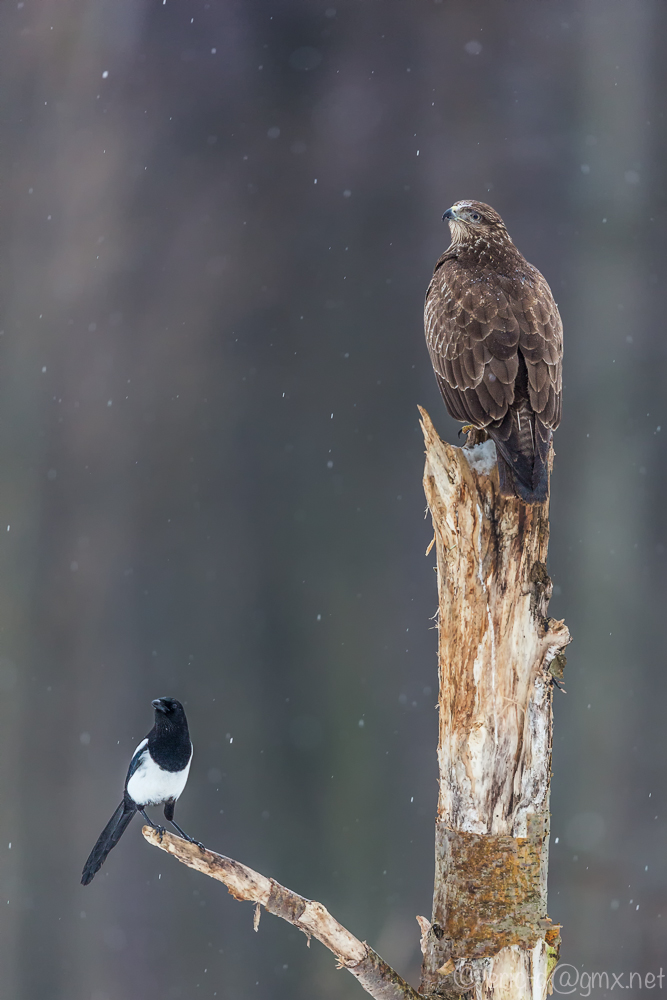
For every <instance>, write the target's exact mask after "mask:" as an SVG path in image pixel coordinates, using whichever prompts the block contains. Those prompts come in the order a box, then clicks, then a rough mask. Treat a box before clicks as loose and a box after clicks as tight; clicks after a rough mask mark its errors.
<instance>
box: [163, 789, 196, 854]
mask: <svg viewBox="0 0 667 1000" xmlns="http://www.w3.org/2000/svg"><path fill="white" fill-rule="evenodd" d="M175 805H176V802H175V801H174V800H173V799H169V800H168V801H167V802H165V804H164V816H165V819H166V820H167V822H168V823H171V825H172V826H173V827H174V829H175V830H178V832H179V833H180V835H181V837H182V838H183V840H187V841H188V843H189V844H196V845H197V847H201V849H202V850H204V845H203V844H200V843H199V841H198V840H195V839H194V837H188V835H187V833H186V832H185V830H181V828H180V826H179V825H178V823H176V822H175V820H174V806H175Z"/></svg>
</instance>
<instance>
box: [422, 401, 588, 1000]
mask: <svg viewBox="0 0 667 1000" xmlns="http://www.w3.org/2000/svg"><path fill="white" fill-rule="evenodd" d="M421 416H422V429H423V432H424V440H425V443H426V466H425V471H424V489H425V492H426V497H427V500H428V504H429V509H430V511H431V516H432V519H433V527H434V533H435V545H436V553H437V571H438V603H439V678H440V695H439V711H440V732H439V743H438V766H439V796H438V813H437V818H436V875H435V888H434V900H433V916H432V926H431V928H430V930H427V932H426V933H425V934H424V936H423V942H422V945H423V951H424V962H423V970H422V985H421V989H422V991H423V992H433V991H435V990H436V989H437V990H442V989H448V990H450V989H457V988H458V989H461V988H462V987H463V986H464V985H467V986H468V988H472V989H473V990H474V992H475V993H476V994H477V996H478V997H479V998H482V997H489V998H490V997H491V996H492V995H493V996H494V998H495V1000H505V998H509V997H512V998H518V997H520V998H523V997H530V998H531V1000H542V998H543V997H544V995H545V994H546V992H547V979H548V975H549V974H550V971H551V969H552V968H553V965H554V963H555V961H556V957H557V948H558V942H559V936H558V928H556V927H554V926H553V925H552V924H551V922H550V921H549V919H548V917H547V910H546V902H547V900H546V878H547V864H548V835H549V783H550V777H551V742H552V712H551V699H552V692H553V686H554V685H553V677H552V674H551V672H550V670H549V665H550V663H551V662H552V661H553V660H554V658H555V657H556V656H558V655H559V654H560V653H561V651H562V650H563V649H564V647H565V646H566V645H567V644H568V642H569V641H570V636H569V633H568V631H567V628H566V627H565V625H564V623H563V622H559V621H554V620H553V619H550V618H549V617H548V615H547V608H548V602H549V598H550V596H551V581H550V579H549V577H548V574H547V569H546V560H547V548H548V543H549V509H548V503H544V504H534V505H526V504H524V503H523V502H522V501H520V500H518V499H515V498H507V497H503V496H501V495H500V493H499V489H498V473H497V470H496V468H495V463H494V461H493V446H492V445H491V443H490V442H487V443H485V444H481V445H477V446H476V447H474V448H470V449H469V448H467V447H466V448H455V447H453V446H452V445H449V444H447V443H445V442H444V441H442V440H441V439H440V438H439V436H438V434H437V433H436V431H435V429H434V427H433V424H432V422H431V420H430V418H429V416H428V414H427V413H426V412H425V411H424V410H421Z"/></svg>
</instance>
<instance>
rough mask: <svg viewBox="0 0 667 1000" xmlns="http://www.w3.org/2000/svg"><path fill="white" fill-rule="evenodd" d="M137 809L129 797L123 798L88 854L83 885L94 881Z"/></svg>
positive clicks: (84, 867)
mask: <svg viewBox="0 0 667 1000" xmlns="http://www.w3.org/2000/svg"><path fill="white" fill-rule="evenodd" d="M136 811H137V807H136V805H135V804H134V802H132V801H129V800H128V799H127V798H125V799H123V801H122V802H121V804H120V805H119V806H118V808H117V809H116V811H115V813H114V814H113V816H112V817H111V819H110V820H109V822H108V823H107V825H106V826H105V827H104V829H103V830H102V832H101V834H100V835H99V837H98V838H97V843H96V844H95V846H94V847H93V849H92V851H91V852H90V854H89V855H88V860H87V861H86V863H85V865H84V866H83V874H82V876H81V885H88V884H89V883H90V882H92V881H93V879H94V878H95V876H96V875H97V873H98V871H99V870H100V868H101V867H102V865H103V864H104V862H105V861H106V859H107V854H108V853H109V851H110V850H111V849H112V848H113V847H115V846H116V844H117V843H118V841H119V840H120V838H121V837H122V836H123V834H124V832H125V830H126V828H127V825H128V823H129V822H130V820H131V819H132V817H133V816H134V814H135V812H136Z"/></svg>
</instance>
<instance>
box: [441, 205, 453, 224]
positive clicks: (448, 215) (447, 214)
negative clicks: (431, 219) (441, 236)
mask: <svg viewBox="0 0 667 1000" xmlns="http://www.w3.org/2000/svg"><path fill="white" fill-rule="evenodd" d="M445 219H447V220H448V221H449V220H452V219H456V216H455V215H454V209H453V208H448V209H447V211H446V212H445V214H444V215H443V217H442V221H443V222H444V221H445Z"/></svg>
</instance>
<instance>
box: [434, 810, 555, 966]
mask: <svg viewBox="0 0 667 1000" xmlns="http://www.w3.org/2000/svg"><path fill="white" fill-rule="evenodd" d="M547 830H548V817H545V816H542V815H539V814H535V815H534V816H533V817H531V822H530V823H529V826H528V836H527V837H510V836H505V835H491V834H486V835H481V834H474V833H464V832H463V831H460V830H452V829H450V828H446V827H445V828H443V829H442V832H441V836H440V837H439V840H440V844H439V848H440V851H441V856H440V859H439V861H440V864H441V865H442V869H443V874H444V880H443V883H444V892H443V894H442V896H441V898H440V900H438V903H437V907H436V912H435V915H434V916H435V919H434V924H435V925H436V926H437V927H438V930H439V931H441V933H440V934H439V935H434V936H435V937H436V939H437V944H436V942H435V941H434V942H433V943H434V945H435V947H436V949H437V953H438V959H439V960H441V962H440V964H444V963H445V962H446V961H447V960H448V959H453V960H454V961H456V960H458V959H462V958H466V959H468V960H471V959H478V958H484V957H490V956H492V955H495V954H496V953H497V952H498V951H500V949H501V948H506V947H508V946H509V945H520V946H521V947H523V948H532V947H534V945H535V944H536V943H537V941H538V940H539V939H540V938H544V936H545V924H546V923H547V922H548V918H547V915H546V904H545V899H544V892H543V889H542V871H543V865H544V864H545V859H546V836H547Z"/></svg>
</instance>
